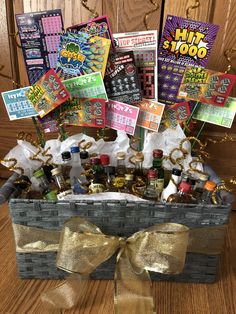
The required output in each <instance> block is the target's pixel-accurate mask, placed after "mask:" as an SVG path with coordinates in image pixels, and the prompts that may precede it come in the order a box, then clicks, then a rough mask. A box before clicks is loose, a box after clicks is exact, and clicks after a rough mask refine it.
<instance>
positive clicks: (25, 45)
mask: <svg viewBox="0 0 236 314" xmlns="http://www.w3.org/2000/svg"><path fill="white" fill-rule="evenodd" d="M16 23H17V26H18V30H19V36H20V40H21V46H22V51H23V56H24V60H25V64H26V70H27V74H28V78H29V82H30V84H31V85H32V84H34V83H35V82H37V81H38V80H39V79H40V78H41V77H42V76H43V75H44V74H45V73H47V72H48V71H49V70H50V69H52V68H55V67H56V64H57V57H58V48H59V44H60V35H61V34H62V31H63V20H62V14H61V10H50V11H43V12H34V13H24V14H17V15H16Z"/></svg>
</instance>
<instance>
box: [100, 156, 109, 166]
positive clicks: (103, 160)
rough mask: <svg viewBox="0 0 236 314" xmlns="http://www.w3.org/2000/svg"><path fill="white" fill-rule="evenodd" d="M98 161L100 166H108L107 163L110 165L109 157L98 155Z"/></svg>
mask: <svg viewBox="0 0 236 314" xmlns="http://www.w3.org/2000/svg"><path fill="white" fill-rule="evenodd" d="M100 159H101V164H102V165H103V166H108V165H109V163H110V157H109V156H108V155H105V154H103V155H100Z"/></svg>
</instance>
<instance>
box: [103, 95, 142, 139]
mask: <svg viewBox="0 0 236 314" xmlns="http://www.w3.org/2000/svg"><path fill="white" fill-rule="evenodd" d="M138 115H139V108H138V107H134V106H131V105H128V104H124V103H121V102H118V101H113V100H109V101H108V103H107V107H106V126H107V127H109V128H111V129H114V130H117V131H124V132H126V133H127V134H130V135H134V132H135V128H136V124H137V119H138Z"/></svg>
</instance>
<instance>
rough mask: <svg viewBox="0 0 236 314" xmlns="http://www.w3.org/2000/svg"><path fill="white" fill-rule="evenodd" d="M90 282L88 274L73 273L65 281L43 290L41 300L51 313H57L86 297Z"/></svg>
mask: <svg viewBox="0 0 236 314" xmlns="http://www.w3.org/2000/svg"><path fill="white" fill-rule="evenodd" d="M88 282H89V278H88V276H81V275H78V274H72V275H70V276H69V277H68V278H67V279H66V281H65V282H64V283H62V284H60V285H58V286H57V287H55V288H53V289H51V290H48V291H47V292H43V293H42V294H41V301H42V303H43V305H44V308H45V310H47V312H48V313H50V314H56V313H61V310H66V309H71V308H72V307H74V306H76V305H77V304H78V303H79V302H80V301H81V300H82V299H83V298H84V297H85V294H86V291H87V287H88Z"/></svg>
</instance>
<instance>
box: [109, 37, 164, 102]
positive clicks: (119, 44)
mask: <svg viewBox="0 0 236 314" xmlns="http://www.w3.org/2000/svg"><path fill="white" fill-rule="evenodd" d="M113 37H114V40H115V45H116V49H117V51H120V52H122V51H133V53H134V58H135V65H136V67H137V68H138V73H139V79H140V82H141V90H142V93H143V94H142V97H143V98H146V99H155V100H157V84H158V83H157V31H144V32H135V33H120V34H113Z"/></svg>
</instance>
